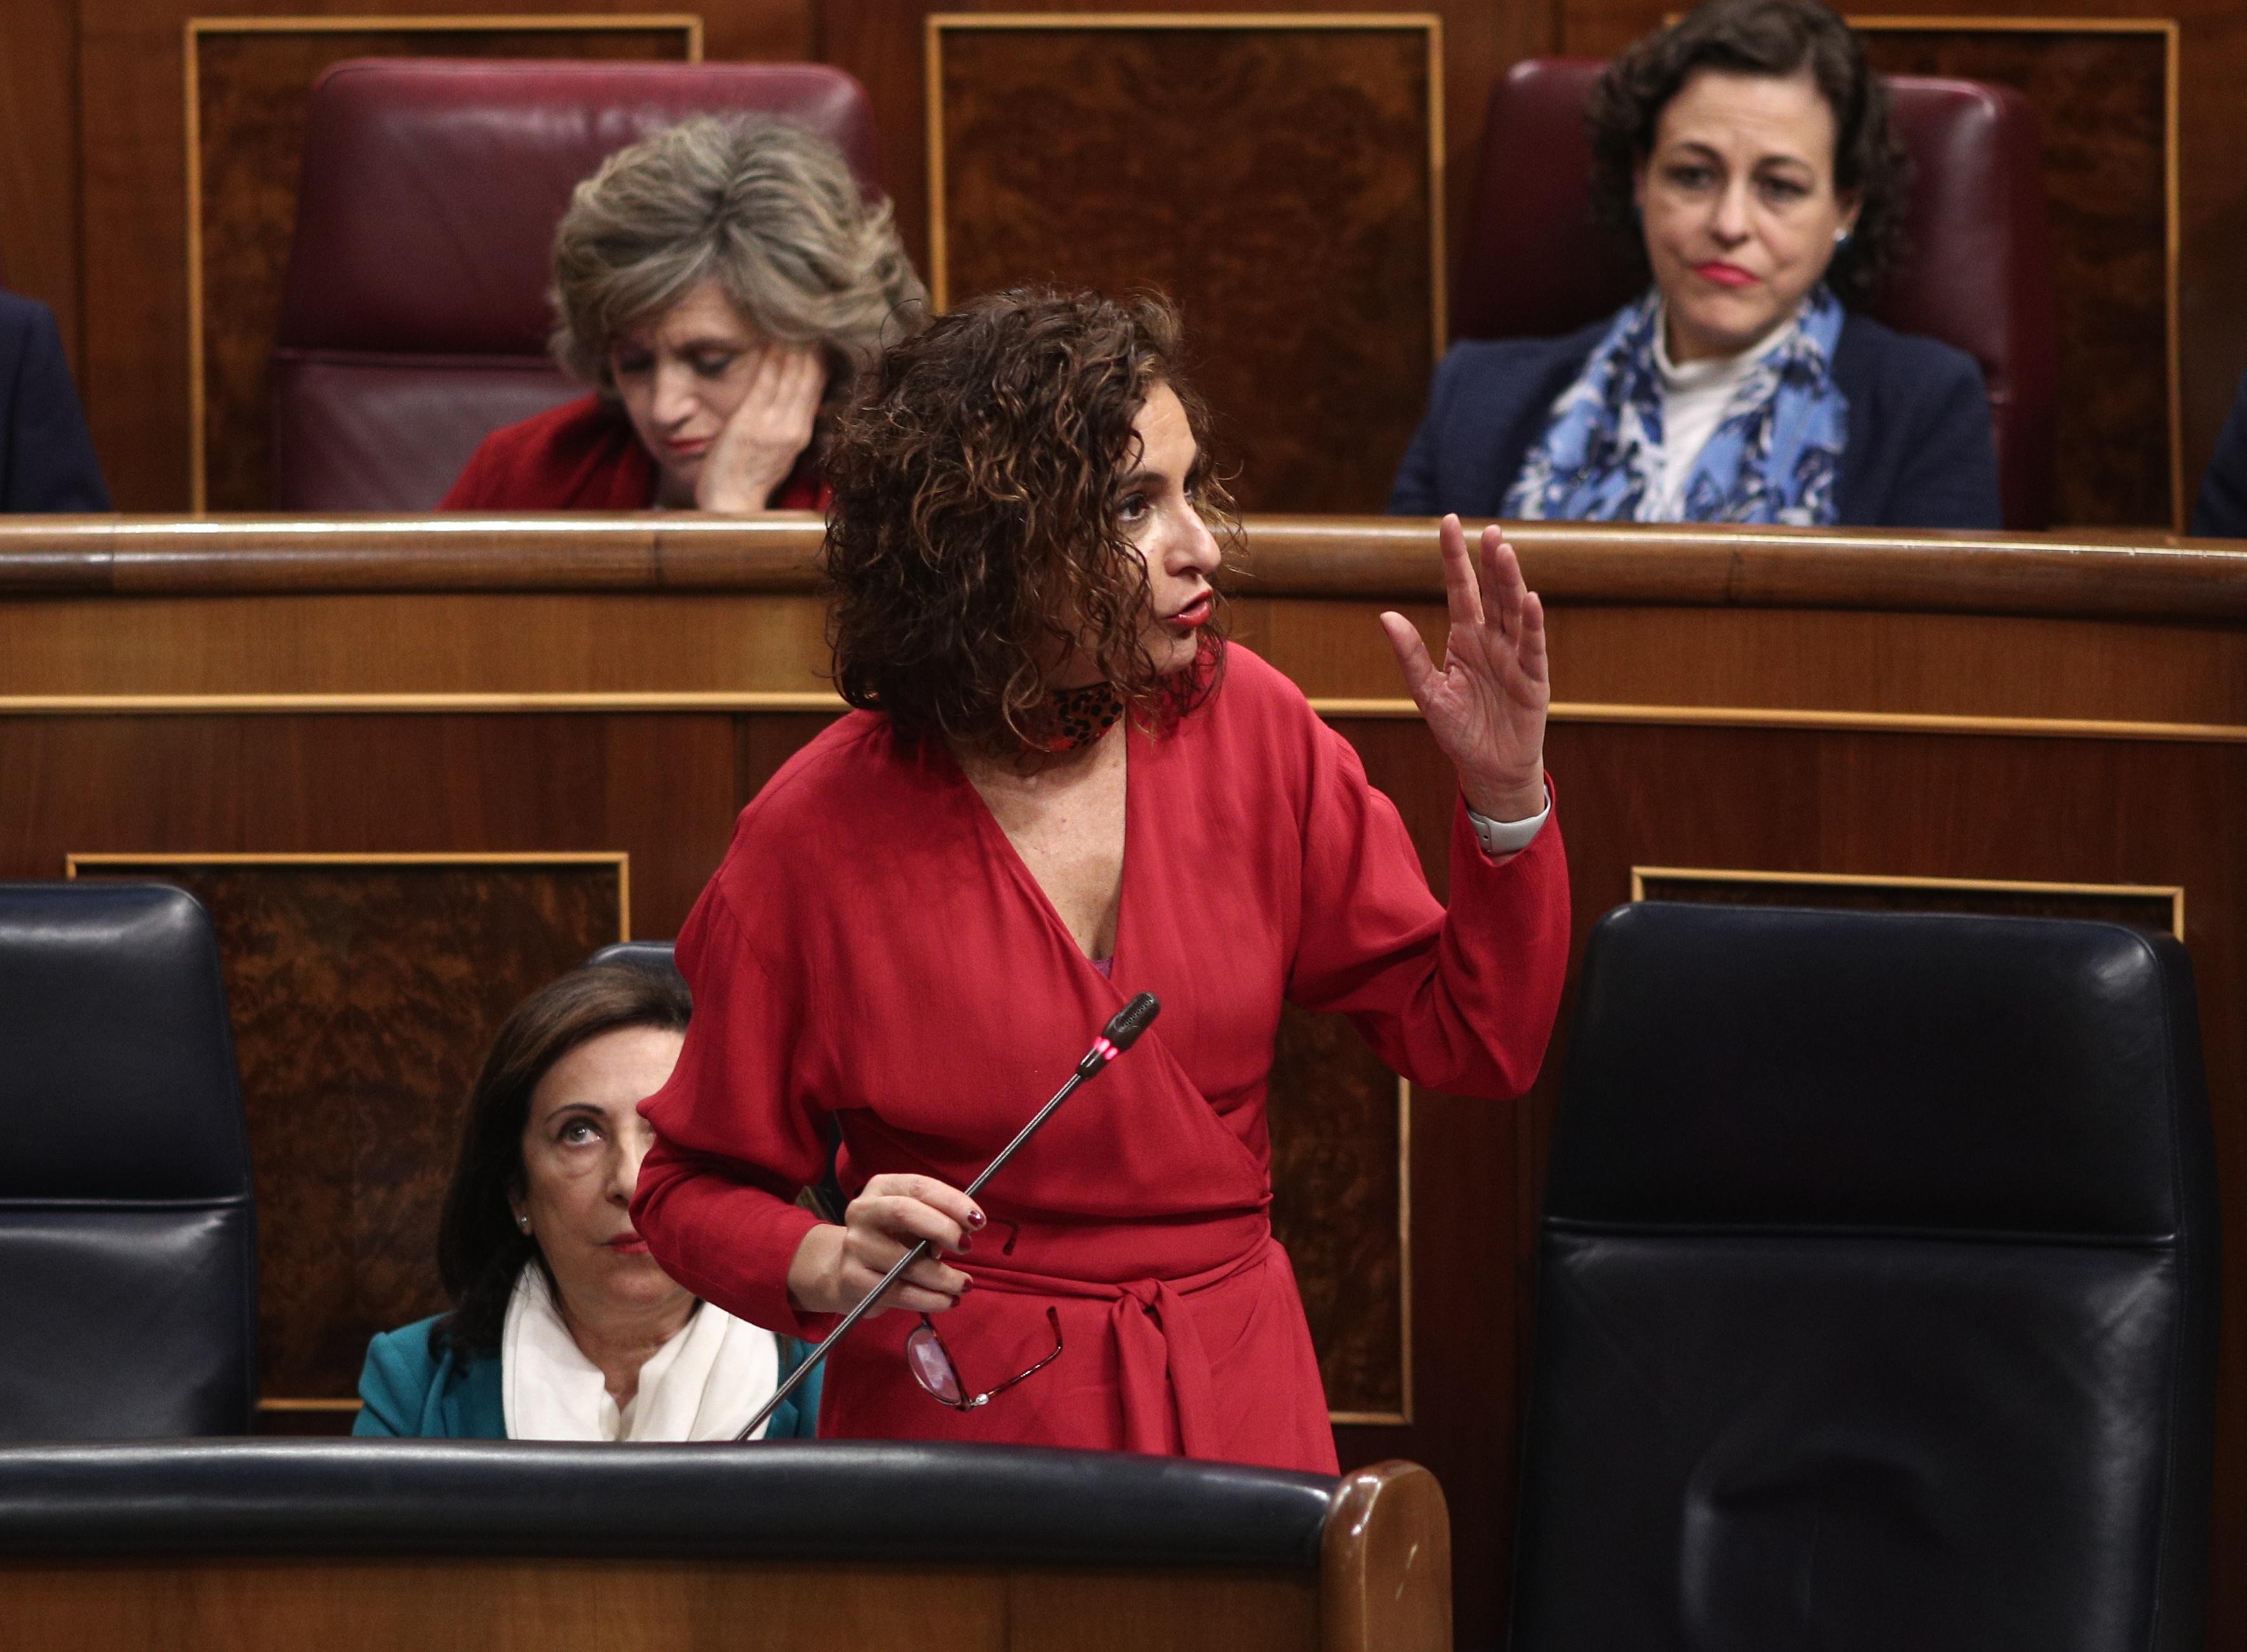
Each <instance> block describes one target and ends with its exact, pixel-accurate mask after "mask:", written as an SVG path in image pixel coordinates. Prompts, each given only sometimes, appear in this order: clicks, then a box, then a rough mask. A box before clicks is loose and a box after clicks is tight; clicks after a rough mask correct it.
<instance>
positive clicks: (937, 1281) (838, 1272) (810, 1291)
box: [788, 1176, 984, 1319]
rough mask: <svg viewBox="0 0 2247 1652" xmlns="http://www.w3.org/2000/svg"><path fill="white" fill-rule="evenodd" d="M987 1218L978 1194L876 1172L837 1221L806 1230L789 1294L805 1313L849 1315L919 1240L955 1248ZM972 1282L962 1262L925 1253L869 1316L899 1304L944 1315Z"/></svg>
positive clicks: (962, 1247)
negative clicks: (970, 1195)
mask: <svg viewBox="0 0 2247 1652" xmlns="http://www.w3.org/2000/svg"><path fill="white" fill-rule="evenodd" d="M983 1225H984V1217H983V1212H981V1211H980V1209H978V1208H977V1207H976V1205H975V1202H974V1201H973V1199H971V1198H968V1197H967V1195H966V1194H965V1193H963V1192H961V1191H960V1190H959V1189H958V1188H956V1187H953V1186H951V1185H949V1184H946V1183H943V1182H939V1181H938V1180H937V1179H936V1178H933V1177H929V1176H877V1177H875V1178H873V1179H872V1180H871V1181H869V1182H868V1183H867V1184H866V1186H865V1189H864V1191H862V1192H861V1193H860V1194H859V1195H858V1197H857V1198H854V1199H852V1200H851V1201H850V1208H849V1209H848V1210H846V1211H844V1212H843V1220H842V1222H841V1223H840V1224H839V1225H838V1224H836V1223H832V1222H828V1223H823V1224H822V1225H819V1226H817V1227H815V1228H813V1229H812V1230H811V1231H810V1232H809V1233H807V1234H805V1235H804V1236H803V1243H802V1244H801V1245H799V1246H796V1258H795V1259H794V1260H793V1261H792V1262H790V1263H789V1269H788V1294H789V1299H790V1300H792V1301H794V1303H795V1304H796V1308H797V1310H798V1311H799V1312H801V1313H805V1314H846V1313H848V1312H849V1311H850V1309H852V1308H854V1307H857V1305H858V1302H859V1300H860V1299H862V1298H863V1297H864V1295H865V1294H866V1293H867V1292H869V1291H871V1290H872V1289H873V1288H874V1287H875V1286H877V1285H878V1284H879V1283H881V1280H882V1276H883V1275H884V1273H888V1272H889V1271H890V1269H891V1268H892V1267H894V1266H897V1261H898V1258H899V1257H901V1256H903V1255H904V1254H905V1253H906V1252H907V1251H909V1250H911V1249H912V1247H913V1246H914V1245H916V1244H917V1243H919V1241H920V1240H922V1239H927V1240H928V1241H929V1242H930V1243H931V1244H932V1246H934V1247H935V1248H936V1249H937V1250H939V1251H948V1252H950V1253H953V1254H954V1255H957V1254H959V1253H962V1252H964V1251H966V1250H967V1249H968V1248H969V1240H970V1238H971V1236H973V1234H975V1233H976V1232H980V1231H981V1229H982V1227H983ZM970 1283H971V1281H970V1280H969V1277H968V1275H967V1274H966V1273H962V1272H961V1271H960V1269H958V1268H956V1267H949V1266H946V1265H945V1264H944V1263H943V1262H942V1261H940V1260H939V1259H937V1258H936V1257H935V1256H933V1255H931V1256H925V1257H923V1258H921V1259H920V1260H919V1261H918V1262H915V1263H914V1264H913V1265H912V1266H911V1267H909V1268H907V1269H906V1270H905V1273H904V1274H903V1276H902V1277H900V1278H899V1279H898V1282H897V1283H896V1284H895V1285H893V1286H891V1287H890V1290H889V1294H887V1295H885V1296H884V1297H883V1298H882V1300H880V1301H879V1302H878V1303H877V1304H876V1305H875V1306H874V1307H871V1308H870V1309H869V1310H867V1317H868V1318H870V1319H871V1317H872V1316H873V1315H874V1314H882V1313H886V1312H887V1311H888V1310H890V1309H891V1308H893V1307H896V1308H904V1309H905V1310H906V1311H907V1312H909V1313H914V1314H941V1313H943V1312H944V1310H945V1309H946V1308H948V1307H952V1306H953V1304H954V1303H955V1302H957V1301H959V1300H960V1297H961V1296H963V1295H964V1294H966V1291H967V1287H968V1286H969V1284H970Z"/></svg>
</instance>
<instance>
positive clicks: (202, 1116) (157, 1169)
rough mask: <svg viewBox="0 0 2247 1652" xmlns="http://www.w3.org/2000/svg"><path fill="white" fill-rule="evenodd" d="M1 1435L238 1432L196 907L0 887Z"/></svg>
mask: <svg viewBox="0 0 2247 1652" xmlns="http://www.w3.org/2000/svg"><path fill="white" fill-rule="evenodd" d="M0 1052H4V1058H3V1059H0V1137H4V1139H5V1141H6V1142H7V1144H8V1146H7V1150H6V1151H5V1152H0V1349H4V1350H5V1352H4V1353H0V1438H10V1439H101V1438H152V1437H178V1436H188V1435H202V1434H240V1433H244V1432H247V1431H248V1430H249V1428H250V1425H251V1420H252V1417H253V1416H254V1414H255V1410H256V1394H257V1380H256V1346H257V1253H256V1214H255V1208H254V1205H253V1201H252V1197H251V1191H250V1178H249V1137H248V1133H247V1130H246V1129H245V1126H244V1123H243V1120H242V1093H241V1089H240V1085H239V1082H238V1081H237V1078H236V1071H235V1062H234V1038H233V1034H232V1031H231V1029H230V1027H229V1024H228V1021H227V1007H226V989H225V987H224V986H223V985H222V983H221V980H220V978H219V963H218V947H217V944H216V942H215V939H214V938H213V936H212V933H211V926H210V919H209V918H208V916H207V915H206V914H205V912H204V911H203V909H202V908H201V906H200V905H197V904H196V902H195V900H194V899H193V898H191V897H190V896H188V895H187V894H185V893H184V892H182V891H180V890H177V889H172V888H169V887H166V886H163V885H157V884H106V883H66V884H0Z"/></svg>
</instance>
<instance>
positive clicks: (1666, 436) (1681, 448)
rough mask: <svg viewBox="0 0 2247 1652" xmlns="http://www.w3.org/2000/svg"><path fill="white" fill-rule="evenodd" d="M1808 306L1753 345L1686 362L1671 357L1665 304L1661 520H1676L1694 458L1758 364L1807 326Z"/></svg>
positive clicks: (1661, 319) (1659, 335) (1657, 364)
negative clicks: (1805, 313)
mask: <svg viewBox="0 0 2247 1652" xmlns="http://www.w3.org/2000/svg"><path fill="white" fill-rule="evenodd" d="M1801 325H1802V312H1801V311H1800V310H1798V311H1795V313H1794V319H1793V320H1792V321H1790V322H1788V323H1787V324H1786V325H1785V326H1783V327H1774V328H1772V332H1771V336H1770V337H1769V338H1765V340H1764V341H1763V342H1762V343H1761V344H1759V345H1757V346H1756V347H1755V348H1754V349H1752V350H1747V351H1743V352H1741V353H1740V354H1738V355H1737V356H1714V357H1711V358H1709V359H1707V360H1705V361H1689V362H1687V363H1686V364H1685V365H1684V366H1682V367H1681V366H1679V365H1677V363H1675V362H1673V361H1671V360H1670V340H1669V332H1670V314H1669V311H1668V308H1667V307H1666V306H1665V307H1664V309H1663V313H1662V314H1661V315H1659V316H1657V317H1656V318H1655V323H1654V368H1655V371H1656V372H1658V373H1660V374H1661V375H1662V509H1661V511H1660V513H1659V515H1658V517H1657V520H1659V521H1663V522H1676V521H1677V520H1678V516H1679V514H1680V513H1681V512H1682V511H1683V510H1684V507H1685V483H1686V481H1687V480H1688V479H1689V478H1690V477H1691V475H1692V474H1693V461H1695V460H1697V459H1698V458H1699V457H1700V456H1701V449H1702V448H1704V447H1707V446H1708V445H1709V438H1710V437H1711V436H1713V435H1715V434H1716V433H1717V427H1718V425H1721V424H1723V423H1724V422H1725V414H1726V413H1729V412H1731V405H1732V397H1733V396H1734V395H1735V394H1736V393H1738V390H1739V387H1740V386H1741V385H1742V384H1743V383H1745V381H1746V379H1747V376H1748V375H1749V374H1750V373H1752V372H1754V371H1755V370H1756V366H1757V364H1759V362H1761V361H1762V360H1763V358H1765V357H1766V356H1768V355H1770V354H1771V353H1772V352H1773V351H1775V350H1778V349H1779V348H1780V347H1782V346H1783V345H1785V344H1786V341H1787V340H1788V339H1790V338H1793V337H1794V335H1795V333H1796V332H1797V331H1799V330H1800V328H1801Z"/></svg>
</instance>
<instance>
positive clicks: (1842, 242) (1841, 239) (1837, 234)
mask: <svg viewBox="0 0 2247 1652" xmlns="http://www.w3.org/2000/svg"><path fill="white" fill-rule="evenodd" d="M1848 244H1849V232H1848V231H1847V229H1836V230H1835V231H1834V245H1835V246H1837V247H1846V246H1847V245H1848Z"/></svg>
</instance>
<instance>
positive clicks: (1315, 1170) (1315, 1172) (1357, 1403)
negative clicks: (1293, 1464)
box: [1267, 1007, 1411, 1417]
mask: <svg viewBox="0 0 2247 1652" xmlns="http://www.w3.org/2000/svg"><path fill="white" fill-rule="evenodd" d="M1267 1112H1268V1116H1269V1119H1270V1125H1271V1132H1272V1230H1273V1232H1274V1236H1275V1237H1277V1238H1278V1239H1279V1241H1280V1243H1281V1245H1283V1246H1286V1247H1287V1257H1288V1259H1289V1260H1290V1261H1291V1262H1293V1263H1294V1268H1295V1281H1296V1284H1297V1285H1298V1286H1299V1287H1301V1291H1302V1296H1303V1314H1304V1317H1305V1318H1306V1319H1308V1321H1310V1327H1311V1343H1312V1346H1313V1347H1315V1348H1317V1350H1318V1355H1319V1375H1320V1376H1321V1377H1322V1379H1323V1380H1324V1382H1325V1384H1326V1390H1327V1406H1328V1410H1332V1411H1335V1412H1337V1413H1341V1414H1343V1415H1353V1416H1364V1415H1367V1414H1372V1415H1376V1416H1384V1417H1389V1416H1401V1415H1403V1414H1404V1412H1405V1410H1407V1408H1408V1407H1409V1406H1410V1403H1411V1396H1410V1394H1409V1393H1408V1392H1407V1391H1406V1389H1405V1384H1404V1241H1403V1230H1402V1228H1401V1227H1400V1225H1399V1217H1400V1215H1401V1213H1402V1208H1403V1201H1404V1187H1403V1185H1402V1184H1401V1179H1400V1176H1399V1170H1400V1166H1399V1162H1398V1157H1397V1156H1398V1152H1399V1150H1400V1148H1401V1146H1402V1142H1401V1140H1400V1136H1401V1132H1402V1129H1403V1124H1404V1108H1403V1105H1402V1104H1401V1102H1400V1099H1399V1096H1398V1086H1397V1075H1395V1074H1393V1073H1391V1072H1390V1070H1389V1069H1388V1068H1386V1067H1383V1065H1382V1064H1381V1062H1380V1059H1379V1058H1378V1057H1377V1056H1376V1055H1374V1054H1373V1052H1372V1050H1370V1049H1369V1048H1367V1046H1366V1043H1365V1041H1364V1040H1363V1038H1361V1037H1360V1036H1359V1035H1358V1033H1357V1029H1356V1027H1352V1026H1351V1025H1350V1024H1349V1021H1347V1020H1345V1019H1344V1018H1343V1017H1342V1016H1339V1015H1313V1014H1308V1012H1306V1011H1303V1010H1299V1009H1296V1008H1294V1007H1289V1008H1288V1009H1287V1012H1286V1014H1284V1016H1283V1017H1282V1019H1281V1023H1280V1037H1279V1041H1278V1044H1277V1046H1276V1048H1274V1053H1273V1059H1272V1089H1271V1099H1270V1102H1269V1103H1268V1107H1267Z"/></svg>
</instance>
